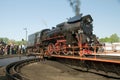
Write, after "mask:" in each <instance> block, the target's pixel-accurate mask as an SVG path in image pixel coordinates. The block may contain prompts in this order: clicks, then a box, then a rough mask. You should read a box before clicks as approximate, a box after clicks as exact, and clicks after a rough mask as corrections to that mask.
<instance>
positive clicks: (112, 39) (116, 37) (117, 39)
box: [100, 33, 120, 43]
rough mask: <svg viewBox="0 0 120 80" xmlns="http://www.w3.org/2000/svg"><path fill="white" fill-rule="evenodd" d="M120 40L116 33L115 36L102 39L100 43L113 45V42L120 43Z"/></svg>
mask: <svg viewBox="0 0 120 80" xmlns="http://www.w3.org/2000/svg"><path fill="white" fill-rule="evenodd" d="M119 40H120V38H119V37H118V35H117V34H116V33H115V34H112V35H111V36H110V37H105V38H101V39H100V42H110V43H113V42H119Z"/></svg>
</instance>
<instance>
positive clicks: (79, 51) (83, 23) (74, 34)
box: [27, 14, 100, 56]
mask: <svg viewBox="0 0 120 80" xmlns="http://www.w3.org/2000/svg"><path fill="white" fill-rule="evenodd" d="M92 22H93V19H92V17H91V16H90V15H86V16H82V14H80V15H78V16H74V17H72V18H70V19H68V21H67V22H63V23H61V24H58V25H56V27H52V29H44V30H41V31H40V32H36V33H34V34H31V35H29V37H28V46H27V51H28V52H38V53H44V54H45V55H47V56H48V55H52V54H56V55H58V54H59V55H84V54H92V53H93V52H94V51H95V52H97V51H98V49H99V45H100V43H99V41H98V40H97V37H96V35H95V34H93V24H92Z"/></svg>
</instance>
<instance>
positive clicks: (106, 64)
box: [51, 55, 120, 79]
mask: <svg viewBox="0 0 120 80" xmlns="http://www.w3.org/2000/svg"><path fill="white" fill-rule="evenodd" d="M51 56H52V57H53V58H54V59H56V60H57V61H59V62H62V63H64V64H67V65H69V66H70V67H72V68H74V69H77V70H82V71H89V72H93V73H96V74H100V75H103V76H106V77H112V78H117V79H120V61H118V60H105V59H100V58H99V59H97V58H86V57H85V58H84V57H75V56H63V55H51Z"/></svg>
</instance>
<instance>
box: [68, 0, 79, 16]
mask: <svg viewBox="0 0 120 80" xmlns="http://www.w3.org/2000/svg"><path fill="white" fill-rule="evenodd" d="M68 1H69V2H70V6H71V7H72V9H73V11H74V12H75V15H79V14H80V0H68Z"/></svg>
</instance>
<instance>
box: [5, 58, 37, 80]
mask: <svg viewBox="0 0 120 80" xmlns="http://www.w3.org/2000/svg"><path fill="white" fill-rule="evenodd" d="M38 61H39V58H34V59H26V60H22V61H18V62H13V63H11V64H9V65H8V66H7V67H6V77H7V80H28V79H27V78H26V77H25V76H24V75H22V74H20V69H21V68H22V67H23V66H25V65H28V64H30V63H34V62H38Z"/></svg>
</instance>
